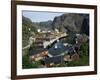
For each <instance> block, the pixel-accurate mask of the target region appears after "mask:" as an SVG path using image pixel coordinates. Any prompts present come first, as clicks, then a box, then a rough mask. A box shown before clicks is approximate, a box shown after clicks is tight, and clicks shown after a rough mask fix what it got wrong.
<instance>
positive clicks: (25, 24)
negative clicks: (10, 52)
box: [22, 16, 37, 47]
mask: <svg viewBox="0 0 100 80" xmlns="http://www.w3.org/2000/svg"><path fill="white" fill-rule="evenodd" d="M36 26H37V25H36V24H35V23H34V24H33V23H32V21H31V20H30V19H29V18H26V17H24V16H22V35H23V37H22V43H23V44H22V46H23V47H24V46H26V45H28V40H29V37H30V32H34V33H36V32H37V30H36Z"/></svg>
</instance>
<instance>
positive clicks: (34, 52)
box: [29, 48, 47, 56]
mask: <svg viewBox="0 0 100 80" xmlns="http://www.w3.org/2000/svg"><path fill="white" fill-rule="evenodd" d="M43 51H47V49H45V48H40V49H32V48H30V49H29V55H30V56H32V55H36V54H39V53H41V52H43Z"/></svg>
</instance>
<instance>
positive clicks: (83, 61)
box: [67, 42, 89, 67]
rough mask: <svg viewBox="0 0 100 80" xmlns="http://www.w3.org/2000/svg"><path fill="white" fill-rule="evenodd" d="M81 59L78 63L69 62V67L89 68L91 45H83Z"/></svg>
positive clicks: (80, 53) (80, 52)
mask: <svg viewBox="0 0 100 80" xmlns="http://www.w3.org/2000/svg"><path fill="white" fill-rule="evenodd" d="M79 55H80V59H79V60H78V61H71V62H68V64H67V66H69V67H70V66H87V65H89V43H88V42H87V43H82V45H81V47H80V51H79Z"/></svg>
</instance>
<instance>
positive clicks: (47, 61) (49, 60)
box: [43, 56, 64, 64]
mask: <svg viewBox="0 0 100 80" xmlns="http://www.w3.org/2000/svg"><path fill="white" fill-rule="evenodd" d="M63 58H64V56H54V57H50V58H45V59H44V60H43V61H44V63H45V64H50V63H55V64H59V63H62V62H64V59H63Z"/></svg>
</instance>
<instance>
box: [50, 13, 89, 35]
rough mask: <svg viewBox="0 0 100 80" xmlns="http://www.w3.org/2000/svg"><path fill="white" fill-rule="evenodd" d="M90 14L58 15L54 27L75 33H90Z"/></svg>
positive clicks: (53, 23)
mask: <svg viewBox="0 0 100 80" xmlns="http://www.w3.org/2000/svg"><path fill="white" fill-rule="evenodd" d="M88 23H89V16H88V14H78V13H77V14H76V13H66V14H63V15H61V16H56V17H55V18H54V20H53V22H52V28H53V29H55V28H57V29H59V30H60V31H64V32H65V31H67V32H73V33H85V34H87V35H88V34H89V24H88Z"/></svg>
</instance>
